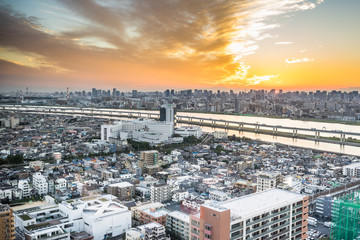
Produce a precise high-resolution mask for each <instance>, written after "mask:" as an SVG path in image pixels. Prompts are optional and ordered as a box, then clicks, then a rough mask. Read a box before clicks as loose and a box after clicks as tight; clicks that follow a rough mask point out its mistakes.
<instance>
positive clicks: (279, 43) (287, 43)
mask: <svg viewBox="0 0 360 240" xmlns="http://www.w3.org/2000/svg"><path fill="white" fill-rule="evenodd" d="M293 43H294V42H276V43H275V45H290V44H293Z"/></svg>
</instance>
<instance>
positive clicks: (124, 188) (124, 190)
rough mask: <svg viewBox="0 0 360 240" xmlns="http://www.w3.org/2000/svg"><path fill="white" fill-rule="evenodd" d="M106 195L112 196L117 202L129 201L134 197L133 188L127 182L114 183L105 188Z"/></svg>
mask: <svg viewBox="0 0 360 240" xmlns="http://www.w3.org/2000/svg"><path fill="white" fill-rule="evenodd" d="M107 193H109V194H111V195H114V196H116V197H118V198H119V200H121V201H124V200H131V199H132V198H133V197H134V196H135V186H134V185H133V184H131V183H128V182H120V183H114V184H111V185H109V186H108V187H107Z"/></svg>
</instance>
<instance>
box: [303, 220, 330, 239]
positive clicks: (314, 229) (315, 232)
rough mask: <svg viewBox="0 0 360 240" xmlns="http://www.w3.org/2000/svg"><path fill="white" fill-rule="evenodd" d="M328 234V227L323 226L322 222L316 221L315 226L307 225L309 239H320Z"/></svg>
mask: <svg viewBox="0 0 360 240" xmlns="http://www.w3.org/2000/svg"><path fill="white" fill-rule="evenodd" d="M328 236H330V228H329V227H325V226H324V224H323V223H322V222H318V224H317V225H316V226H310V225H309V231H308V239H309V240H315V239H321V238H323V237H328Z"/></svg>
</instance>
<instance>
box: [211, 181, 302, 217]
mask: <svg viewBox="0 0 360 240" xmlns="http://www.w3.org/2000/svg"><path fill="white" fill-rule="evenodd" d="M303 197H304V196H302V195H300V194H297V193H293V192H289V191H285V190H281V189H277V188H275V189H270V190H267V191H263V192H259V193H254V194H250V195H246V196H243V197H240V198H236V199H231V200H229V201H225V202H221V203H218V204H205V206H206V207H209V208H213V209H215V210H217V211H221V210H222V211H225V210H227V209H230V213H231V219H239V218H243V219H246V218H249V217H251V216H255V215H258V214H261V213H265V212H267V211H269V210H270V209H275V208H278V207H280V206H283V205H284V204H287V203H290V202H296V201H301V200H302V199H303Z"/></svg>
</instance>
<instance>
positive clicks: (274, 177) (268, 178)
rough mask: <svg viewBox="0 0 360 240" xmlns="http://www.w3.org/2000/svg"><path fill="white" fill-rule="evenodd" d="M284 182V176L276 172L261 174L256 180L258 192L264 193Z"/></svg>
mask: <svg viewBox="0 0 360 240" xmlns="http://www.w3.org/2000/svg"><path fill="white" fill-rule="evenodd" d="M281 182H282V176H281V174H280V173H276V172H260V173H259V175H258V176H257V178H256V191H257V192H262V191H265V190H269V189H272V188H276V187H277V186H278V185H279V184H280V183H281Z"/></svg>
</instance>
